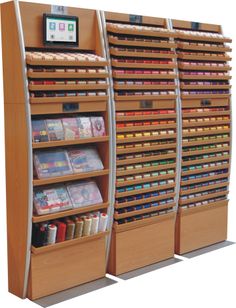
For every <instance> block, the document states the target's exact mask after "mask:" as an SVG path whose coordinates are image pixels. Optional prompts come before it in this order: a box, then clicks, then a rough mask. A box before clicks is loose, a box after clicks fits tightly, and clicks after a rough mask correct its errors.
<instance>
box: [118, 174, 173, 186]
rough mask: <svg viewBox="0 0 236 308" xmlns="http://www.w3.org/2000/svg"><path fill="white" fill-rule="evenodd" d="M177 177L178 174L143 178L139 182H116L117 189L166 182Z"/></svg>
mask: <svg viewBox="0 0 236 308" xmlns="http://www.w3.org/2000/svg"><path fill="white" fill-rule="evenodd" d="M175 176H176V173H173V174H165V175H158V176H150V177H147V178H142V179H138V180H128V181H123V182H119V181H116V187H123V186H127V185H135V184H141V183H147V182H150V181H156V180H166V179H172V178H173V179H175Z"/></svg>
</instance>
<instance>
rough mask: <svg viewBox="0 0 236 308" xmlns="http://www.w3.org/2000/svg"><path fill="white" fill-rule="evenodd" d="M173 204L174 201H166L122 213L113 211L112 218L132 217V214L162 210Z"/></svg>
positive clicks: (171, 206)
mask: <svg viewBox="0 0 236 308" xmlns="http://www.w3.org/2000/svg"><path fill="white" fill-rule="evenodd" d="M174 206H175V203H168V204H166V205H158V206H152V207H149V208H146V209H142V210H136V211H130V212H127V213H122V214H118V213H115V214H114V219H117V220H118V219H123V218H128V217H133V216H136V215H142V214H146V213H151V212H156V211H161V210H164V209H170V208H173V207H174Z"/></svg>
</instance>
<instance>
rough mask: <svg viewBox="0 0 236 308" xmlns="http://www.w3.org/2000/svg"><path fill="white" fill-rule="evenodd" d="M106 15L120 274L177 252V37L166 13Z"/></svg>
mask: <svg viewBox="0 0 236 308" xmlns="http://www.w3.org/2000/svg"><path fill="white" fill-rule="evenodd" d="M103 17H104V21H103V22H104V27H105V28H106V31H107V47H108V50H107V52H108V55H109V57H110V60H111V67H112V72H111V74H112V76H111V77H112V79H113V80H112V83H113V90H114V112H115V117H116V119H115V123H114V125H115V126H116V127H115V132H116V184H115V189H116V193H115V205H114V207H115V209H114V223H113V230H112V235H111V248H110V257H109V264H108V272H109V273H112V274H115V275H118V274H121V273H124V272H128V271H131V270H134V269H137V268H140V267H143V266H146V265H149V264H152V263H155V262H158V261H161V260H164V259H168V258H170V257H172V256H173V253H174V243H173V238H172V236H173V232H174V217H175V215H174V208H175V205H176V204H175V185H176V159H177V153H176V151H177V146H176V140H177V122H176V121H177V113H176V91H175V90H176V83H175V78H176V77H177V75H176V68H177V63H176V61H175V59H176V54H175V52H174V51H173V48H174V47H176V44H175V43H174V41H173V40H172V37H173V36H174V33H173V32H170V31H169V30H168V27H167V22H166V20H165V19H161V18H160V19H158V18H149V17H143V16H142V17H140V18H141V19H142V22H140V23H138V24H137V25H136V24H135V23H132V21H131V19H132V17H131V16H129V15H126V14H117V13H108V12H105V13H104V16H103ZM164 243H165V244H164ZM149 252H151V253H149Z"/></svg>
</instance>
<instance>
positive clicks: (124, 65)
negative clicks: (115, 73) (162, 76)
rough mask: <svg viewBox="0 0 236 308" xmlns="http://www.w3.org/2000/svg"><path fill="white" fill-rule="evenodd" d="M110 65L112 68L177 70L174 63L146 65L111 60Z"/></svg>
mask: <svg viewBox="0 0 236 308" xmlns="http://www.w3.org/2000/svg"><path fill="white" fill-rule="evenodd" d="M111 65H112V66H113V67H122V68H137V69H139V68H150V69H173V68H177V65H176V64H175V63H171V64H147V63H126V62H117V61H114V60H112V61H111Z"/></svg>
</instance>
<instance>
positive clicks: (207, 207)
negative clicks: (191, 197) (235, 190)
mask: <svg viewBox="0 0 236 308" xmlns="http://www.w3.org/2000/svg"><path fill="white" fill-rule="evenodd" d="M225 202H226V204H228V200H227V198H226V199H224V200H220V201H217V202H210V203H208V204H206V205H199V206H194V207H191V208H182V207H179V209H178V210H179V213H180V214H181V215H188V214H192V213H197V212H202V211H207V210H212V209H214V208H217V207H218V208H219V207H222V206H225Z"/></svg>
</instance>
